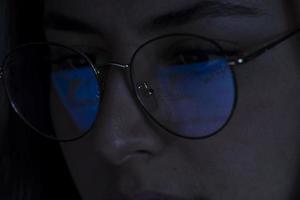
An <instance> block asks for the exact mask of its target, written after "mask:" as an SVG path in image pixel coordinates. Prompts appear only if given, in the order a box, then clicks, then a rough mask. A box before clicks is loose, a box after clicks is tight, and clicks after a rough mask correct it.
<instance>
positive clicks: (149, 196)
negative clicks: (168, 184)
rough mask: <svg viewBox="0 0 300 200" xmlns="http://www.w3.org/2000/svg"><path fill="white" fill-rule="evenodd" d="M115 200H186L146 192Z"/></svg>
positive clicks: (123, 196) (119, 196)
mask: <svg viewBox="0 0 300 200" xmlns="http://www.w3.org/2000/svg"><path fill="white" fill-rule="evenodd" d="M113 200H184V199H183V198H179V197H176V196H173V195H167V194H162V193H158V192H150V191H144V192H138V193H135V194H129V195H118V198H117V199H113Z"/></svg>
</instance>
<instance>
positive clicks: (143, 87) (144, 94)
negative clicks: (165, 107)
mask: <svg viewBox="0 0 300 200" xmlns="http://www.w3.org/2000/svg"><path fill="white" fill-rule="evenodd" d="M137 90H138V96H139V97H140V100H141V103H142V104H143V105H144V106H145V107H146V108H148V109H157V108H158V103H157V99H156V97H155V92H154V89H152V87H151V85H150V84H149V83H147V82H142V83H138V84H137Z"/></svg>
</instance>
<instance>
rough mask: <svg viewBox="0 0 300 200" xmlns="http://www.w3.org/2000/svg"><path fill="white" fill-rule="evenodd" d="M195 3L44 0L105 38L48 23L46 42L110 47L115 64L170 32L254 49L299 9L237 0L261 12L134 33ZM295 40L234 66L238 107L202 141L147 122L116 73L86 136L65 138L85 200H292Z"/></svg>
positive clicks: (274, 0)
mask: <svg viewBox="0 0 300 200" xmlns="http://www.w3.org/2000/svg"><path fill="white" fill-rule="evenodd" d="M194 2H195V1H193V0H187V1H179V0H168V1H158V0H157V1H153V0H151V1H150V0H144V1H138V0H132V1H130V3H129V1H125V0H121V1H120V0H91V1H89V2H88V3H87V2H86V1H84V0H75V1H74V0H72V1H71V0H51V1H50V0H49V1H46V5H45V13H46V14H47V13H48V12H50V11H55V12H59V13H63V14H65V15H67V16H69V17H72V18H77V19H81V20H82V21H84V22H85V23H87V24H90V25H92V26H93V27H96V28H97V29H98V30H101V31H102V34H101V35H100V34H95V33H93V34H92V33H91V34H81V33H78V32H77V33H76V32H68V31H58V30H54V29H51V28H48V29H46V34H47V38H48V40H51V41H56V42H59V43H63V44H66V45H71V46H74V45H90V46H94V47H95V46H97V47H99V48H102V49H105V50H107V51H109V52H113V53H112V59H113V60H114V61H117V62H118V63H122V64H123V63H124V64H127V63H128V62H129V60H130V58H131V55H132V54H133V52H134V51H135V49H136V48H137V47H138V46H139V45H140V44H142V43H143V42H145V41H147V40H148V39H151V38H153V37H155V36H159V35H162V34H168V33H174V32H182V33H194V34H199V35H203V36H209V37H210V38H220V39H222V40H229V41H233V42H234V43H236V44H237V46H238V48H240V49H249V48H250V49H251V48H252V47H255V46H257V45H261V44H262V43H264V42H266V41H270V40H272V39H274V38H276V36H278V35H280V34H281V33H285V32H287V31H289V30H291V29H293V28H295V27H296V26H297V22H296V21H294V19H297V10H298V11H299V10H300V5H297V3H291V2H292V1H291V2H289V4H287V3H286V1H283V0H264V1H254V0H248V1H235V0H233V1H232V2H235V3H239V4H242V5H248V6H249V5H251V6H254V7H257V8H259V9H261V10H263V13H264V14H262V15H258V16H252V17H236V16H235V17H218V18H215V19H202V20H201V19H199V20H196V21H193V22H192V23H189V24H184V25H181V26H177V27H172V28H168V27H166V28H165V29H163V30H159V31H151V32H146V33H141V32H137V31H136V30H137V28H138V27H137V26H138V24H139V23H143V22H144V20H145V19H147V18H148V17H150V16H157V15H160V14H162V13H165V12H169V11H172V10H174V9H175V10H176V9H178V8H181V7H185V6H187V5H190V4H193V3H194ZM295 2H296V1H295ZM149 8H151V9H149ZM298 13H299V12H298ZM298 17H299V16H298ZM299 37H300V36H298V37H293V38H292V39H289V40H288V41H287V42H285V43H284V44H281V45H280V46H278V47H276V48H274V49H272V50H271V51H270V52H268V53H266V54H264V55H262V56H260V57H259V58H257V59H255V60H253V61H251V62H249V63H247V64H245V65H242V66H240V67H237V68H236V69H235V73H236V78H237V85H238V95H239V96H238V102H237V106H236V110H235V113H234V115H233V117H232V119H231V120H230V122H229V123H228V124H227V126H226V127H225V128H224V129H223V130H222V131H220V132H219V133H218V134H216V135H215V136H213V137H210V138H207V139H203V140H188V139H183V138H179V137H176V136H173V135H171V134H169V133H167V132H164V131H163V130H161V129H160V128H158V127H157V126H155V125H153V123H151V122H149V121H148V120H147V119H146V118H145V117H144V115H143V114H142V112H141V111H140V110H139V109H138V107H137V105H136V103H135V101H134V99H133V97H132V96H131V94H130V92H129V90H128V84H127V82H126V77H125V76H124V75H123V74H122V72H121V71H118V70H112V71H111V72H110V73H109V76H108V81H107V82H108V86H107V88H106V94H105V97H104V100H103V110H102V112H101V114H100V115H99V117H98V119H97V122H96V124H95V126H94V128H93V129H92V130H91V132H90V134H89V135H88V136H86V137H84V138H82V139H81V140H77V141H74V142H70V143H62V144H61V147H62V150H63V153H64V156H65V160H66V162H67V164H68V166H69V169H70V171H71V174H72V177H73V179H74V181H75V184H76V186H77V188H78V190H79V192H80V194H81V197H82V199H83V200H99V199H110V198H112V193H123V194H126V195H129V196H131V195H134V194H135V193H139V192H143V191H153V192H159V193H163V194H166V195H171V196H172V198H171V197H170V199H175V197H176V198H178V199H209V200H221V199H224V200H227V199H228V200H240V199H243V200H253V199H264V200H282V199H293V198H295V196H294V195H295V192H296V187H297V186H298V180H297V178H298V173H299V153H300V148H299V143H300V135H299V132H300V125H299V119H300V112H299V111H300V103H299V97H300V95H299V94H300V93H299V89H300V88H299V86H300V84H299V80H300V79H299V76H300V69H299V64H300V60H299V55H298V53H297V52H299ZM129 116H130V117H129ZM56 118H57V120H55V124H56V130H57V132H58V133H59V132H62V131H72V130H69V129H68V127H67V126H65V125H63V123H60V122H59V119H62V118H63V117H60V116H56ZM62 120H63V119H62Z"/></svg>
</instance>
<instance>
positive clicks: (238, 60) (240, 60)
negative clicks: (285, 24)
mask: <svg viewBox="0 0 300 200" xmlns="http://www.w3.org/2000/svg"><path fill="white" fill-rule="evenodd" d="M299 32H300V28H298V29H296V30H294V31H292V32H290V33H289V34H287V35H284V36H282V37H280V38H279V39H277V40H275V41H273V42H271V43H268V44H266V45H264V46H263V47H261V48H259V49H257V50H255V51H253V52H250V53H243V54H242V55H238V56H235V57H234V58H233V59H231V61H230V64H231V65H233V66H234V65H239V64H244V63H247V62H248V61H250V60H252V59H254V58H256V57H258V56H260V55H262V54H264V53H265V52H267V51H269V50H270V49H272V48H274V47H275V46H277V45H279V44H281V43H282V42H284V41H286V40H287V39H289V38H290V37H292V36H294V35H296V34H297V33H299Z"/></svg>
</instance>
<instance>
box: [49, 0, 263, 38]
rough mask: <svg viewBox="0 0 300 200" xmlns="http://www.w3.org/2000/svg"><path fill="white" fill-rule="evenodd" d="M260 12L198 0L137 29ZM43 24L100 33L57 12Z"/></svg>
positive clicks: (250, 15) (153, 29)
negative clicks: (198, 0)
mask: <svg viewBox="0 0 300 200" xmlns="http://www.w3.org/2000/svg"><path fill="white" fill-rule="evenodd" d="M261 14H262V11H261V10H260V9H258V8H255V7H250V6H243V5H239V4H233V3H229V2H226V3H224V2H219V1H215V0H207V1H200V2H198V3H196V4H193V5H191V6H188V7H186V8H181V9H179V10H175V11H170V12H168V13H166V14H162V15H160V16H155V17H152V18H150V19H146V20H145V22H143V23H141V24H138V26H137V30H138V32H140V33H146V32H154V31H160V30H164V29H167V28H170V27H177V26H180V25H184V24H188V23H191V22H193V21H196V20H199V19H205V18H217V17H227V16H244V17H255V16H259V15H261ZM44 26H45V28H52V29H56V30H62V31H71V32H77V33H96V34H102V32H101V31H100V30H99V28H97V27H94V26H92V25H90V24H88V23H86V22H84V21H81V20H80V19H76V18H72V17H69V16H66V15H64V14H61V13H57V12H49V13H48V14H47V15H46V16H45V17H44Z"/></svg>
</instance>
